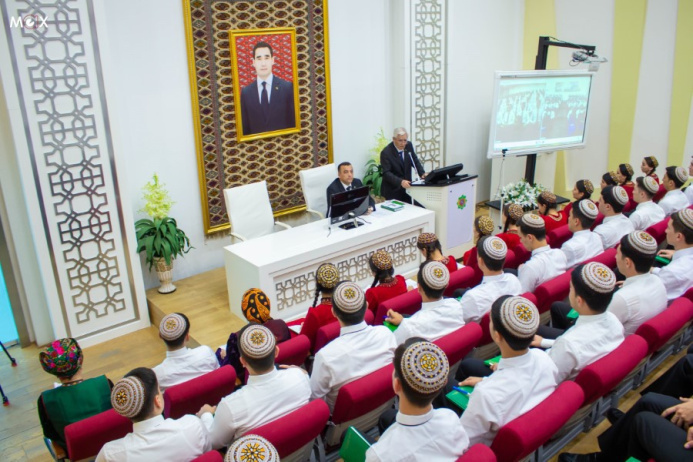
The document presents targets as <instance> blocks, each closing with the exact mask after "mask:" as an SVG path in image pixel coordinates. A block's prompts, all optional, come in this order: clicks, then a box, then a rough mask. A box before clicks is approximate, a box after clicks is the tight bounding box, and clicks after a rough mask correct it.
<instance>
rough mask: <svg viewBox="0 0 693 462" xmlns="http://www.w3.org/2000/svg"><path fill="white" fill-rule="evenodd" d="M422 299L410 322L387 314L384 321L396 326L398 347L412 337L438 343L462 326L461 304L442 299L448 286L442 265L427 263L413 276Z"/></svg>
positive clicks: (399, 315) (450, 299)
mask: <svg viewBox="0 0 693 462" xmlns="http://www.w3.org/2000/svg"><path fill="white" fill-rule="evenodd" d="M416 280H417V282H418V284H419V287H418V291H419V295H421V302H422V303H421V309H420V310H419V311H417V312H416V313H414V314H413V315H412V316H411V317H409V318H404V317H403V316H402V315H401V314H399V313H397V312H396V311H393V310H389V311H388V312H387V318H386V319H385V320H386V321H388V322H389V323H391V324H394V325H395V326H399V327H398V328H397V330H395V339H396V340H397V345H400V344H402V343H404V341H405V340H407V339H408V338H411V337H422V338H424V339H426V340H427V341H429V342H433V341H435V340H438V339H439V338H441V337H442V336H444V335H447V334H449V333H451V332H453V331H455V330H457V329H459V328H460V327H462V326H464V317H463V315H462V310H460V304H459V302H458V301H457V300H455V299H454V298H443V292H445V289H446V288H447V287H448V282H450V273H449V272H448V269H447V268H446V267H445V265H443V264H442V263H441V262H438V261H426V262H423V263H422V264H421V266H420V267H419V272H418V274H417V276H416Z"/></svg>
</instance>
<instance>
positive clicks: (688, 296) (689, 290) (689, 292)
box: [683, 287, 693, 302]
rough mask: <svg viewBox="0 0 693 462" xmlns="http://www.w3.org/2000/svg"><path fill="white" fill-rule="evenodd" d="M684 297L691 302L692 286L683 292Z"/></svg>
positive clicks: (692, 298) (692, 296) (692, 299)
mask: <svg viewBox="0 0 693 462" xmlns="http://www.w3.org/2000/svg"><path fill="white" fill-rule="evenodd" d="M683 296H684V297H686V298H687V299H688V300H690V301H692V302H693V287H691V288H690V289H688V290H687V291H686V293H685V294H683Z"/></svg>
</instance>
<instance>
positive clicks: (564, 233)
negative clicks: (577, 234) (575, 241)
mask: <svg viewBox="0 0 693 462" xmlns="http://www.w3.org/2000/svg"><path fill="white" fill-rule="evenodd" d="M571 237H573V232H572V231H571V230H570V228H568V225H563V226H560V227H558V228H554V229H552V230H551V231H549V232H548V233H546V239H547V241H548V243H549V246H550V247H551V248H552V249H560V248H561V246H562V245H563V244H564V243H565V242H566V241H567V240H568V239H570V238H571Z"/></svg>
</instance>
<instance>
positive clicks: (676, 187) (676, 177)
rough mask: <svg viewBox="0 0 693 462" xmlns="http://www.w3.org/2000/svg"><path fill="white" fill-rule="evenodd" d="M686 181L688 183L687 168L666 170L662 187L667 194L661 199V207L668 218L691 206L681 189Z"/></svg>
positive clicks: (674, 167) (668, 168)
mask: <svg viewBox="0 0 693 462" xmlns="http://www.w3.org/2000/svg"><path fill="white" fill-rule="evenodd" d="M686 181H688V173H687V172H686V169H685V168H683V167H676V166H672V167H667V168H666V173H665V174H664V178H662V185H663V186H664V189H666V190H667V193H666V194H665V195H664V197H662V198H661V199H660V201H659V206H660V207H662V209H663V210H664V213H666V214H667V216H668V215H671V214H672V213H674V212H678V211H679V210H682V209H685V208H686V207H688V206H689V205H690V203H689V202H688V197H686V194H685V193H684V192H683V191H681V187H683V185H684V184H685V183H686Z"/></svg>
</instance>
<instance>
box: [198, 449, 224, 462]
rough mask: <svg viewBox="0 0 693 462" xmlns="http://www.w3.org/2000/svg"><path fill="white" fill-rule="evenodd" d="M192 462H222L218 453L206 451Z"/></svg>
mask: <svg viewBox="0 0 693 462" xmlns="http://www.w3.org/2000/svg"><path fill="white" fill-rule="evenodd" d="M193 462H224V458H223V457H222V456H221V454H220V453H219V451H208V452H205V453H204V454H202V455H201V456H198V457H196V458H195V459H193Z"/></svg>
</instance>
